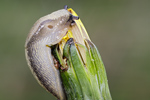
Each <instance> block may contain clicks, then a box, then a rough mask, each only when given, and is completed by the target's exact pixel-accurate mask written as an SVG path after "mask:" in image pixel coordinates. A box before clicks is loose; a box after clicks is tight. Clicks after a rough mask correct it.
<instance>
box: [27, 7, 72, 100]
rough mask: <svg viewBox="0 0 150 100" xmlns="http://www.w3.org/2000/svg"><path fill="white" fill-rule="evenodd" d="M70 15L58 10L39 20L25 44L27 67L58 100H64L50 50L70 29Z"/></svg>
mask: <svg viewBox="0 0 150 100" xmlns="http://www.w3.org/2000/svg"><path fill="white" fill-rule="evenodd" d="M70 16H71V15H70V13H69V12H68V11H67V10H65V9H62V10H58V11H56V12H53V13H52V14H49V15H47V16H44V17H42V18H40V19H39V20H38V21H37V22H36V23H35V24H34V26H33V27H32V29H31V31H30V33H29V35H28V37H27V39H26V43H25V54H26V59H27V62H28V65H29V67H30V69H31V71H32V73H33V74H34V76H35V77H36V79H37V80H38V81H39V83H40V84H41V85H42V86H43V87H44V88H46V89H47V90H48V91H49V92H51V93H52V94H53V95H55V96H56V97H57V98H58V99H60V100H64V99H65V94H64V92H63V88H62V84H61V79H60V75H59V70H58V69H57V68H55V66H54V62H53V58H52V54H51V48H50V47H49V46H51V45H54V44H57V43H59V42H60V41H61V39H62V38H63V37H64V36H65V34H66V33H67V31H68V29H69V28H70V25H71V21H69V19H70Z"/></svg>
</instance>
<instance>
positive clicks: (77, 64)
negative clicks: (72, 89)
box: [69, 42, 94, 100]
mask: <svg viewBox="0 0 150 100" xmlns="http://www.w3.org/2000/svg"><path fill="white" fill-rule="evenodd" d="M69 54H70V57H71V63H72V65H73V68H74V70H75V73H76V75H77V78H78V80H79V83H80V85H81V89H82V93H83V97H84V100H94V95H93V93H92V92H93V91H92V87H91V84H90V78H89V77H88V74H87V73H86V67H85V65H84V64H83V61H82V59H81V57H80V55H79V52H78V50H77V48H76V46H75V44H74V42H72V43H71V46H70V53H69Z"/></svg>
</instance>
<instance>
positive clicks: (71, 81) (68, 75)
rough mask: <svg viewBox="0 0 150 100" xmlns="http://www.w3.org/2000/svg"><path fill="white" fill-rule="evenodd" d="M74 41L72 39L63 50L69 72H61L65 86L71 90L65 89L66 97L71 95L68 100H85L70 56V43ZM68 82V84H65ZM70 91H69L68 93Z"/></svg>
mask: <svg viewBox="0 0 150 100" xmlns="http://www.w3.org/2000/svg"><path fill="white" fill-rule="evenodd" d="M72 41H73V39H72V38H70V39H69V40H68V41H67V42H66V44H65V47H64V49H63V57H64V58H65V59H66V61H67V66H68V69H67V71H62V72H61V77H62V81H63V85H64V86H66V85H68V86H69V87H70V89H67V88H65V92H66V95H67V96H68V95H71V98H68V97H67V100H83V94H82V90H81V85H80V83H79V81H78V78H77V76H76V73H75V71H74V68H73V66H72V62H71V57H70V55H69V50H70V43H71V42H72ZM66 81H67V82H68V84H65V82H66ZM68 90H69V91H68Z"/></svg>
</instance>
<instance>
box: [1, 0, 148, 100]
mask: <svg viewBox="0 0 150 100" xmlns="http://www.w3.org/2000/svg"><path fill="white" fill-rule="evenodd" d="M64 5H68V6H69V7H71V8H73V9H74V10H75V11H76V12H77V14H78V15H79V17H80V18H81V20H82V22H83V23H84V25H85V27H86V29H87V31H88V33H89V36H90V37H91V40H92V41H93V42H94V43H95V44H96V46H97V47H98V49H99V51H100V53H101V56H102V59H103V62H104V64H105V67H106V71H107V76H108V80H109V81H108V82H109V86H110V91H111V95H112V98H113V100H150V0H82V1H81V0H53V1H52V0H24V1H23V0H22V1H21V0H0V100H56V99H54V97H53V96H52V95H51V94H49V93H48V92H46V91H45V90H44V89H43V88H42V87H41V86H39V84H38V83H37V81H36V80H35V79H34V77H33V75H32V74H31V72H30V70H29V68H28V66H27V63H26V60H25V55H24V43H25V39H26V37H27V34H28V32H29V30H30V28H31V27H32V25H33V24H34V22H35V21H36V20H37V19H39V18H40V17H42V16H44V15H47V14H49V13H51V12H53V11H56V10H58V9H62V8H63V6H64Z"/></svg>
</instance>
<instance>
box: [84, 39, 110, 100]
mask: <svg viewBox="0 0 150 100" xmlns="http://www.w3.org/2000/svg"><path fill="white" fill-rule="evenodd" d="M85 44H86V46H87V48H88V50H89V54H90V57H91V59H92V62H93V64H94V65H95V68H96V73H97V77H98V84H99V89H100V91H101V93H102V96H103V98H104V100H112V98H111V95H110V91H109V86H108V81H107V75H106V71H105V67H104V64H103V61H102V59H101V56H100V54H99V51H98V50H97V48H96V46H95V45H94V44H93V43H92V42H91V41H89V40H85Z"/></svg>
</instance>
